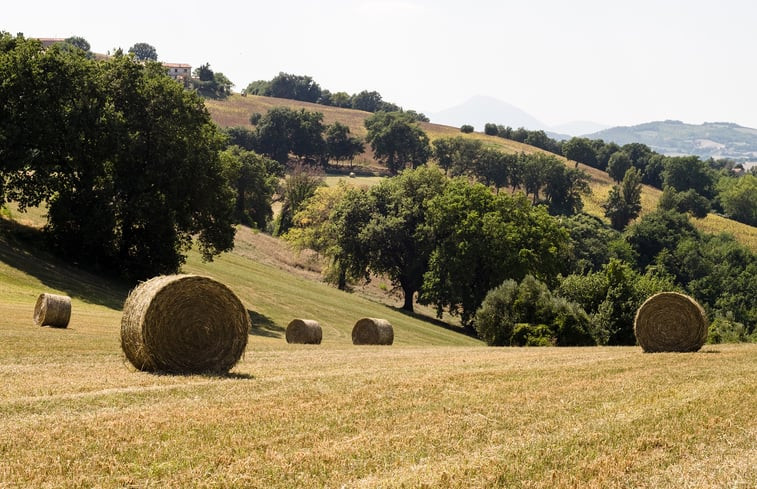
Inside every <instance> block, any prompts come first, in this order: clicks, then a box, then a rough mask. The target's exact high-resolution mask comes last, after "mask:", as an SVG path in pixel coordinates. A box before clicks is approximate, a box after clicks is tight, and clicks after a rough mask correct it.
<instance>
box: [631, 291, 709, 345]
mask: <svg viewBox="0 0 757 489" xmlns="http://www.w3.org/2000/svg"><path fill="white" fill-rule="evenodd" d="M633 327H634V333H635V334H636V340H637V341H638V342H639V345H640V346H641V348H642V349H643V350H644V351H645V352H650V353H651V352H692V351H698V350H699V349H700V348H702V345H704V342H705V340H706V339H707V327H708V324H707V315H706V313H705V312H704V309H702V306H700V305H699V304H698V303H697V301H695V300H694V299H692V298H691V297H689V296H687V295H684V294H679V293H677V292H661V293H659V294H655V295H653V296H652V297H650V298H649V299H647V300H646V301H645V302H644V304H642V305H641V307H640V308H639V310H638V311H636V319H635V320H634V325H633Z"/></svg>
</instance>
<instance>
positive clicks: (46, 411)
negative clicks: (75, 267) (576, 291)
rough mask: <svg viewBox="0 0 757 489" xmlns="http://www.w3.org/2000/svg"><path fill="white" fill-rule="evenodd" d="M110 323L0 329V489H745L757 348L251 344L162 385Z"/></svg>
mask: <svg viewBox="0 0 757 489" xmlns="http://www.w3.org/2000/svg"><path fill="white" fill-rule="evenodd" d="M16 312H19V311H14V312H12V313H11V315H14V314H15V313H16ZM116 316H117V314H115V313H114V314H105V315H100V316H99V317H96V316H92V317H89V318H88V319H87V320H86V321H80V322H79V323H78V325H77V326H76V327H71V328H70V329H69V330H51V329H47V328H34V327H28V326H26V325H21V324H19V325H16V324H15V322H14V321H12V320H9V319H8V315H7V314H6V315H5V317H4V318H3V319H2V320H0V335H2V337H3V338H2V340H3V341H2V342H0V376H2V377H3V384H4V387H5V388H4V390H3V392H2V394H0V412H1V413H2V417H1V418H0V455H1V456H0V481H2V482H0V487H4V488H10V487H61V486H66V487H101V488H110V487H187V486H191V487H260V488H275V487H282V488H283V487H304V488H308V487H460V488H463V487H534V488H547V487H550V488H561V487H566V488H567V487H602V488H606V487H648V488H659V487H663V488H664V487H669V488H679V487H744V488H747V487H755V484H757V465H756V464H757V403H754V399H755V396H757V346H756V345H738V346H719V347H717V348H712V347H708V348H706V349H705V352H703V353H698V354H657V355H648V354H643V353H641V351H640V349H638V348H582V349H581V348H563V349H557V348H541V349H537V348H535V349H502V348H485V347H472V348H471V347H419V346H415V347H412V346H408V347H396V346H394V347H347V346H338V347H334V346H331V347H329V346H328V345H321V346H301V345H298V346H294V345H286V344H283V343H280V344H276V345H272V344H258V345H255V344H254V342H253V344H252V345H251V346H250V348H249V349H248V351H247V354H246V357H245V358H244V360H243V361H242V363H241V364H239V365H238V366H237V367H236V368H235V369H234V370H233V372H232V375H231V376H229V377H217V378H214V377H203V376H156V375H150V374H146V373H143V372H138V371H134V370H133V369H131V368H129V367H128V366H127V364H126V362H125V361H124V360H123V358H122V356H121V354H120V353H119V351H118V347H117V339H116V337H117V334H116V331H117V317H116ZM9 340H11V341H9ZM28 345H33V346H31V347H30V348H28V347H27V346H28Z"/></svg>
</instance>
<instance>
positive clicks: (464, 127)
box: [460, 124, 473, 134]
mask: <svg viewBox="0 0 757 489" xmlns="http://www.w3.org/2000/svg"><path fill="white" fill-rule="evenodd" d="M460 132H462V133H465V134H470V133H472V132H473V126H471V125H470V124H463V125H462V126H460Z"/></svg>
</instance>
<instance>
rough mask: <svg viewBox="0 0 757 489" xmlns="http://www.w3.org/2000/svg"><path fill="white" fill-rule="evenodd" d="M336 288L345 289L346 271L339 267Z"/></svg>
mask: <svg viewBox="0 0 757 489" xmlns="http://www.w3.org/2000/svg"><path fill="white" fill-rule="evenodd" d="M336 287H337V289H339V290H346V289H347V270H345V269H344V267H341V266H340V267H339V279H338V281H337V285H336Z"/></svg>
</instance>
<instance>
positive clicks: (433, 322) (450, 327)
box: [389, 306, 479, 339]
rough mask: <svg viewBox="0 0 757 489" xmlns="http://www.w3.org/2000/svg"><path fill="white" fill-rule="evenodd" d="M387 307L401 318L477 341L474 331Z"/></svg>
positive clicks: (415, 313)
mask: <svg viewBox="0 0 757 489" xmlns="http://www.w3.org/2000/svg"><path fill="white" fill-rule="evenodd" d="M389 307H390V308H391V309H392V310H393V311H395V312H398V313H400V314H402V315H403V316H408V317H411V318H413V319H416V320H418V321H422V322H424V323H428V324H430V325H432V326H436V327H439V328H442V329H446V330H448V331H453V332H455V333H459V334H462V335H465V336H469V337H471V338H474V339H479V338H478V336H477V335H476V332H475V331H474V330H472V329H467V328H463V327H462V326H453V325H451V324H448V323H445V322H444V321H442V320H441V319H436V318H432V317H428V316H426V315H423V314H419V313H417V312H410V311H406V310H404V309H402V308H401V307H397V306H389Z"/></svg>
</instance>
